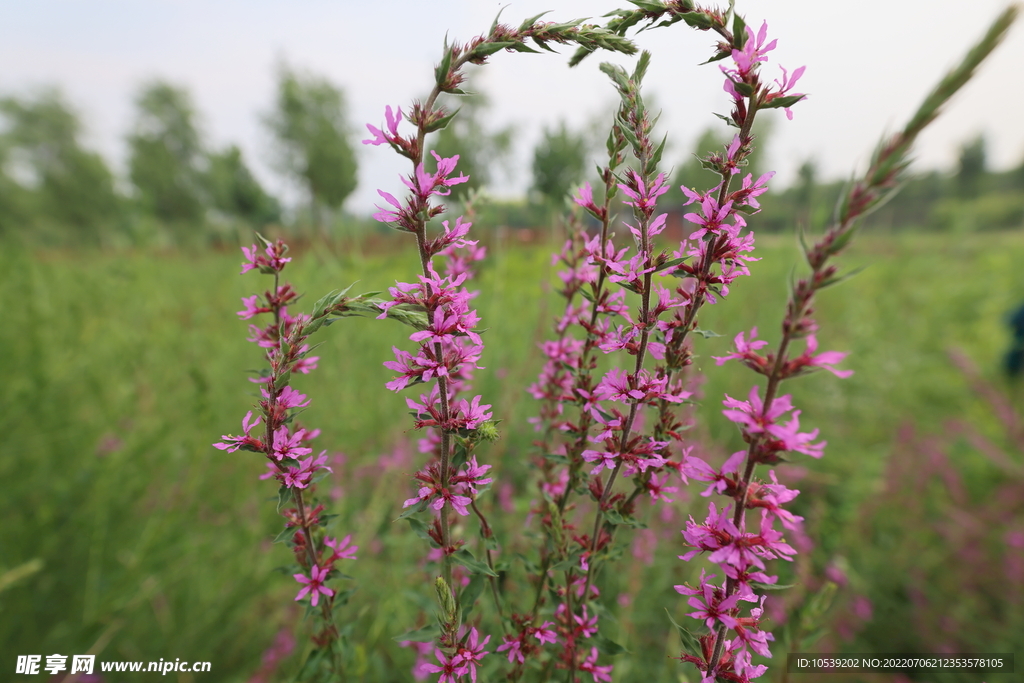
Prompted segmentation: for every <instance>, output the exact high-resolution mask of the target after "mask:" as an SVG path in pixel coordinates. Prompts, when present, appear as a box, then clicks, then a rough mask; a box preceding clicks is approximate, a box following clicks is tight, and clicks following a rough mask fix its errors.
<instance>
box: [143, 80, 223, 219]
mask: <svg viewBox="0 0 1024 683" xmlns="http://www.w3.org/2000/svg"><path fill="white" fill-rule="evenodd" d="M135 106H136V119H135V126H134V129H133V131H132V133H131V134H130V135H129V136H128V147H129V161H128V166H129V177H130V178H131V181H132V184H133V185H134V186H135V188H136V190H137V193H138V200H139V202H140V204H141V205H142V207H143V209H144V210H145V211H147V212H148V213H151V214H152V215H153V216H155V217H156V218H158V219H160V220H162V221H165V222H167V223H175V224H188V225H191V226H193V227H194V228H198V227H199V226H200V225H201V224H202V223H203V220H204V217H205V213H206V201H205V197H204V190H203V179H204V168H203V167H204V163H205V152H204V150H203V147H202V142H201V138H200V135H199V132H198V130H197V129H196V123H195V118H196V114H195V109H194V107H193V104H192V98H191V97H190V96H189V94H188V92H187V91H186V90H185V89H184V88H179V87H176V86H173V85H171V84H169V83H165V82H163V81H154V82H151V83H148V84H146V85H145V86H143V87H142V89H141V90H140V92H139V94H138V96H137V97H136V99H135Z"/></svg>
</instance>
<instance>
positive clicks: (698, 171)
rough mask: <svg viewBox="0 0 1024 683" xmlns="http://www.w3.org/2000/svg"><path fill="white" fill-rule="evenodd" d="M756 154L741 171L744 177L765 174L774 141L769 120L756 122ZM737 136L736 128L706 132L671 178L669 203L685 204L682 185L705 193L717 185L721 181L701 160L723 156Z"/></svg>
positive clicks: (705, 130) (754, 153) (711, 129)
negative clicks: (767, 155) (772, 141)
mask: <svg viewBox="0 0 1024 683" xmlns="http://www.w3.org/2000/svg"><path fill="white" fill-rule="evenodd" d="M753 134H754V152H753V153H752V154H751V155H750V156H749V157H747V165H746V166H745V167H744V168H743V169H742V170H741V173H742V174H743V176H742V177H746V174H748V173H750V174H752V175H753V176H754V178H755V179H756V178H758V177H760V176H761V175H762V174H763V173H764V172H765V171H764V159H765V157H766V148H767V146H768V143H769V141H770V139H771V122H770V119H757V120H756V122H755V123H754V129H753ZM735 135H736V130H735V129H734V128H705V129H704V131H703V132H702V133H701V134H700V137H698V138H697V142H696V144H695V145H694V147H693V151H692V152H691V153H690V155H689V156H688V157H686V159H684V160H683V162H682V163H681V164H680V165H679V166H678V167H677V168H676V172H675V176H673V178H672V189H671V190H670V191H669V194H668V195H666V197H667V199H668V200H669V201H684V198H683V194H682V192H681V191H680V189H679V186H680V185H685V186H686V187H688V188H690V189H692V190H696V191H698V192H706V191H707V190H709V189H711V188H712V187H715V186H716V185H718V183H719V182H720V181H721V179H720V178H719V177H718V175H717V174H716V173H715V172H714V171H709V170H707V169H706V168H704V167H703V166H702V165H701V162H700V160H701V158H704V157H706V156H708V154H710V153H712V152H717V153H719V154H724V153H725V150H726V148H727V147H728V146H729V143H730V142H732V140H733V138H734V137H735Z"/></svg>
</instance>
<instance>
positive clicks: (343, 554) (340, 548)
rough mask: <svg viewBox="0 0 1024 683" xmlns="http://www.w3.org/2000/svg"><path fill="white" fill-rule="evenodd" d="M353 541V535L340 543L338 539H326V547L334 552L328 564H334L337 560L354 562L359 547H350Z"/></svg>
mask: <svg viewBox="0 0 1024 683" xmlns="http://www.w3.org/2000/svg"><path fill="white" fill-rule="evenodd" d="M351 540H352V534H349V535H348V536H346V537H345V538H343V539H341V540H340V541H339V540H338V539H336V538H330V537H327V538H325V539H324V545H325V546H327V547H328V548H330V549H331V550H333V551H334V554H333V555H331V557H330V559H329V560H327V564H332V563H334V562H336V561H337V560H354V559H356V556H355V555H354V553H355V552H356V551H357V550H359V546H357V545H349V542H350V541H351Z"/></svg>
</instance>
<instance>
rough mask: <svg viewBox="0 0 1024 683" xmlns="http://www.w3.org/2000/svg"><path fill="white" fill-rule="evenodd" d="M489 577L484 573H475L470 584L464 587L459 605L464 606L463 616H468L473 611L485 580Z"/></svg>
mask: <svg viewBox="0 0 1024 683" xmlns="http://www.w3.org/2000/svg"><path fill="white" fill-rule="evenodd" d="M485 581H487V578H486V577H485V576H484V575H483V574H474V575H473V578H471V579H470V580H469V584H468V585H467V586H466V587H465V588H463V589H462V593H461V594H460V595H459V606H460V607H462V616H463V617H466V616H468V615H469V613H470V612H472V611H473V607H474V606H475V605H476V601H477V599H478V598H479V597H480V594H481V593H482V592H483V590H484V582H485Z"/></svg>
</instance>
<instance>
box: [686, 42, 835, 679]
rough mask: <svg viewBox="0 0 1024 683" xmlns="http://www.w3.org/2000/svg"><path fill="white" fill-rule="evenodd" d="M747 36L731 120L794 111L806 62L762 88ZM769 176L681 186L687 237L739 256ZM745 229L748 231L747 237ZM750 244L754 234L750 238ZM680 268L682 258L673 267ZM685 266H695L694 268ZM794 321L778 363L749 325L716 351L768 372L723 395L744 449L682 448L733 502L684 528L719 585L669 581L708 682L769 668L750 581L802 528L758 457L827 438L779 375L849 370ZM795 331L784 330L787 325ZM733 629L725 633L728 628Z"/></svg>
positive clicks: (692, 472)
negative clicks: (727, 348) (770, 110)
mask: <svg viewBox="0 0 1024 683" xmlns="http://www.w3.org/2000/svg"><path fill="white" fill-rule="evenodd" d="M746 33H747V38H746V42H745V44H744V45H743V49H741V50H738V49H734V50H733V51H732V58H733V62H734V64H735V68H726V67H722V70H723V72H724V73H725V74H726V82H725V90H726V91H727V92H729V93H730V94H731V95H732V96H733V98H734V101H735V102H736V103H737V108H736V111H734V120H735V121H737V123H740V119H741V118H742V116H743V112H744V111H745V110H744V108H743V107H742V106H741V103H742V102H743V100H744V98H745V96H744V95H743V94H742V92H743V91H746V92H747V93H748V94H747V95H746V97H749V98H751V99H752V104H754V105H755V106H761V107H784V108H785V109H786V113H787V116H789V117H790V118H792V113H791V112H790V111H789V109H788V105H789V104H792V103H795V102H796V101H797V100H799V99H800V98H802V97H803V95H801V94H790V93H789V90H790V89H791V88H792V87H793V85H794V84H795V83H796V81H797V80H798V79H799V78H800V76H801V75H802V74H803V71H804V69H803V67H801V68H800V69H797V70H796V71H794V72H793V74H792V76H789V75H788V74H787V73H786V72H785V70H783V72H784V75H783V79H782V81H781V82H778V81H777V82H776V85H777V86H778V87H777V89H775V90H772V89H770V88H762V87H761V84H760V81H759V78H758V76H757V72H756V67H757V65H758V63H760V62H763V61H766V60H767V57H766V53H767V52H769V51H770V50H772V49H774V48H775V44H776V41H771V42H768V43H766V36H767V25H763V26H762V27H761V29H760V31H758V33H757V34H756V35H755V34H754V32H753V31H752V30H751V29H749V28H747V29H746ZM740 147H741V144H740V141H739V139H738V138H737V139H736V140H734V141H733V143H732V144H731V145H730V147H729V148H728V150H727V154H726V158H725V159H724V160H723V161H724V163H723V164H721V168H722V175H723V178H726V177H727V176H726V173H729V174H732V173H736V172H737V171H738V169H737V168H736V165H735V164H733V163H732V157H733V155H734V154H735V153H736V151H737V150H738V149H739V148H740ZM769 177H770V175H768V176H762V177H761V178H760V179H758V180H757V181H756V182H753V181H752V178H751V177H750V176H748V177H747V179H746V180H744V182H743V185H742V187H741V188H740V189H739V190H737V191H736V192H733V193H731V194H730V195H728V196H727V198H726V200H725V201H719V200H718V197H719V196H720V189H721V188H720V187H718V188H715V189H713V190H711V191H710V192H708V193H706V194H699V193H696V192H693V191H690V190H688V189H687V188H683V191H684V192H685V193H686V195H687V197H688V198H689V200H690V203H698V202H699V203H700V206H701V213H700V214H696V213H692V214H687V215H686V219H687V220H688V221H690V222H692V223H695V224H697V225H698V226H700V230H698V231H697V232H695V233H694V234H693V235H691V236H690V239H691V240H693V239H698V238H701V239H703V244H704V245H713V248H715V249H716V250H717V249H726V250H728V249H736V250H737V252H736V253H737V255H739V254H740V253H741V251H742V250H743V248H744V247H745V246H747V243H745V242H744V240H743V238H741V237H740V234H739V232H740V228H741V227H742V226H743V220H742V218H740V217H739V216H734V217H733V218H732V221H733V222H732V224H731V225H730V224H729V223H728V221H729V220H730V214H731V213H733V212H734V211H735V210H736V208H738V205H740V204H745V205H746V206H747V207H749V208H752V209H754V210H756V209H757V208H758V205H757V201H756V198H757V196H758V195H760V194H761V193H763V192H764V191H765V188H764V183H765V181H766V180H767V179H768V178H769ZM716 230H718V231H723V232H722V233H721V234H724V235H725V236H726V238H725V239H721V238H718V239H715V238H712V239H710V240H708V238H707V234H708V233H712V234H714V231H716ZM748 237H749V236H748ZM749 243H750V244H752V237H751V238H749ZM688 253H689V255H691V256H696V257H698V262H699V260H700V259H699V256H700V253H699V250H698V251H694V250H693V249H692V248H691V249H690V250H689V252H688ZM680 268H684V266H680ZM745 270H746V269H745V266H744V265H743V263H742V260H741V259H737V258H732V263H731V268H729V269H727V268H726V267H725V266H723V268H722V273H723V275H726V274H727V273H729V274H734V273H736V272H743V274H746V273H745ZM690 272H699V268H697V267H696V264H695V267H694V268H693V269H692V270H691V271H690ZM717 284H719V285H720V286H721V287H722V288H723V289H722V293H723V294H724V293H725V291H726V290H725V289H724V288H725V287H727V285H728V282H727V281H726V279H725V278H723V281H722V282H721V283H717ZM798 317H800V318H801V319H800V320H788V319H787V322H786V325H784V328H785V329H786V330H788V332H787V334H789V338H791V339H794V338H799V337H804V338H805V339H806V351H805V352H804V353H803V354H802V355H801V356H799V357H797V358H788V357H787V358H783V359H781V362H779V361H777V357H776V355H774V354H771V353H769V354H767V355H764V356H762V355H760V354H759V353H758V350H759V349H761V348H763V347H764V346H766V345H767V342H765V341H761V340H757V338H756V337H757V329H756V328H755V329H754V330H752V331H751V332H750V335H749V338H747V337H746V336H745V334H744V333H743V332H741V333H739V334H738V335H737V336H736V339H735V347H736V350H735V351H734V352H733V353H730V354H728V355H726V356H723V357H720V358H716V361H717V363H718V365H721V364H723V363H725V362H726V361H729V360H739V361H741V362H742V363H743V364H744V365H746V366H747V367H748V368H750V369H752V370H754V371H755V372H757V373H759V374H761V375H764V376H766V377H768V380H769V388H768V390H767V391H766V394H767V396H766V397H765V398H762V394H761V392H760V391H759V389H758V388H757V387H756V386H755V387H753V388H752V389H751V391H750V394H749V396H748V399H747V400H746V401H741V400H737V399H735V398H732V397H731V396H728V395H727V396H726V397H725V400H724V402H723V403H724V406H725V409H724V410H723V411H722V412H723V414H724V415H725V417H726V418H728V419H729V420H730V421H732V422H734V423H736V424H737V426H739V428H740V431H741V433H742V436H743V439H744V441H745V442H746V443H747V444H748V448H747V449H746V450H743V451H738V452H736V453H734V454H733V455H732V456H731V457H729V458H728V459H727V460H726V462H725V463H724V464H723V465H722V467H721V468H714V467H712V466H711V465H709V464H708V463H706V462H703V461H702V460H700V459H698V458H695V457H692V456H689V455H687V456H686V458H685V462H684V465H683V467H682V474H683V475H684V476H685V477H689V478H691V479H695V480H697V481H702V482H705V483H707V484H708V487H707V488H706V490H705V491H704V492H703V494H702V495H704V496H710V495H712V494H714V493H717V494H719V495H722V496H725V497H727V498H731V499H732V502H731V503H729V504H725V505H722V506H721V508H719V506H718V505H716V503H714V502H709V505H708V514H707V517H706V518H705V520H704V521H703V522H702V523H698V522H697V521H695V520H694V519H693V518H692V517H691V518H690V521H689V522H688V523H687V525H686V529H685V530H684V531H683V532H682V534H683V538H684V540H685V542H686V544H687V545H688V546H689V547H690V548H691V550H690V551H689V552H687V553H685V554H684V555H680V559H682V560H690V559H692V558H694V557H696V556H698V555H702V554H704V553H707V557H708V559H709V560H710V561H711V562H713V563H715V564H717V565H719V567H721V578H722V582H721V583H713V582H712V579H714V578H716V576H719V575H716V574H705V573H704V572H702V573H701V578H700V582H699V585H698V586H697V587H695V588H691V587H689V586H685V585H679V586H676V587H675V588H676V590H677V591H678V592H679V593H681V594H683V595H686V596H689V599H688V601H687V602H688V604H689V605H690V606H691V607H692V608H694V609H695V610H696V611H694V612H691V613H690V614H689V616H691V617H693V618H695V619H699V620H701V621H702V622H703V623H704V624H705V626H706V627H707V628H708V630H709V632H708V633H707V634H705V635H703V636H701V637H700V638H699V639H698V640H699V643H700V648H701V651H700V652H691V653H684V654H683V655H682V656H681V657H680V659H682V660H684V661H688V662H691V663H693V664H694V665H696V666H697V667H698V668H699V669H700V670H701V672H702V676H703V681H704V682H705V683H713V681H715V680H716V679H718V678H725V679H727V680H732V681H737V682H739V683H744V682H745V681H748V680H750V679H753V678H757V677H758V676H761V675H762V674H763V673H764V672H765V671H766V670H767V667H765V666H763V665H757V666H755V665H753V664H752V661H751V657H752V655H753V654H755V653H756V654H759V655H762V656H764V657H771V651H770V650H769V645H768V644H769V643H770V642H771V641H773V640H774V637H773V636H772V634H771V633H770V632H768V631H765V630H764V629H762V628H761V627H760V621H761V618H762V615H763V609H764V608H763V606H764V600H765V597H764V596H761V597H758V595H757V594H756V592H755V590H756V588H757V584H766V585H767V584H775V583H777V581H778V577H777V576H774V575H770V574H768V573H766V565H765V561H767V560H773V559H782V560H791V559H792V556H793V555H795V554H796V551H795V550H794V549H793V548H792V547H791V546H790V545H789V544H788V543H787V542H786V540H785V538H784V535H783V532H782V531H780V530H778V529H776V528H775V523H776V521H778V522H779V523H780V524H781V526H783V527H784V528H786V529H789V530H792V531H799V530H800V525H801V523H802V521H803V520H802V518H801V517H799V516H797V515H794V514H792V513H791V512H789V511H787V510H785V509H784V508H783V505H784V504H786V503H788V502H790V501H792V500H793V499H794V498H796V496H797V495H798V493H799V491H796V490H792V489H788V488H786V487H785V486H783V485H782V484H780V483H779V481H778V479H777V478H776V475H775V472H774V471H770V472H769V478H770V482H764V481H759V480H757V479H755V478H754V477H753V476H752V475H753V473H754V471H755V468H756V466H757V465H759V464H768V465H773V464H777V463H779V462H780V461H781V460H782V456H783V454H785V453H787V452H798V453H803V454H805V455H809V456H811V457H816V458H818V457H821V455H822V452H823V448H824V446H825V443H824V442H817V443H816V442H815V439H816V438H817V435H818V430H813V431H811V432H801V431H800V420H799V416H800V411H799V410H794V409H793V405H792V402H791V397H790V396H788V395H784V396H776V395H775V391H776V389H777V387H778V383H779V382H781V381H782V380H784V379H787V378H790V377H795V376H797V375H800V374H804V373H806V372H809V371H812V370H815V369H821V368H824V369H827V370H830V371H831V372H833V373H834V374H836V375H837V376H840V377H846V376H848V375H849V374H850V373H849V371H842V370H836V369H835V368H834V367H832V366H833V365H834V364H835V363H838V362H840V361H841V360H842V359H843V358H844V357H845V355H846V354H843V353H838V352H826V353H821V354H816V351H817V340H816V339H815V337H814V325H813V321H810V320H809V319H807V318H806V314H805V312H803V311H802V312H801V313H800V314H799V316H798ZM794 331H795V332H799V334H791V333H792V332H794ZM754 510H757V511H758V516H759V520H758V521H759V525H758V529H757V531H756V532H753V531H748V530H747V529H746V521H747V514H746V513H747V511H754ZM741 602H747V603H752V604H753V605H754V606H753V607H751V608H750V610H749V614H748V615H747V616H743V614H742V610H741V608H740V603H741ZM730 634H731V635H730Z"/></svg>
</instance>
